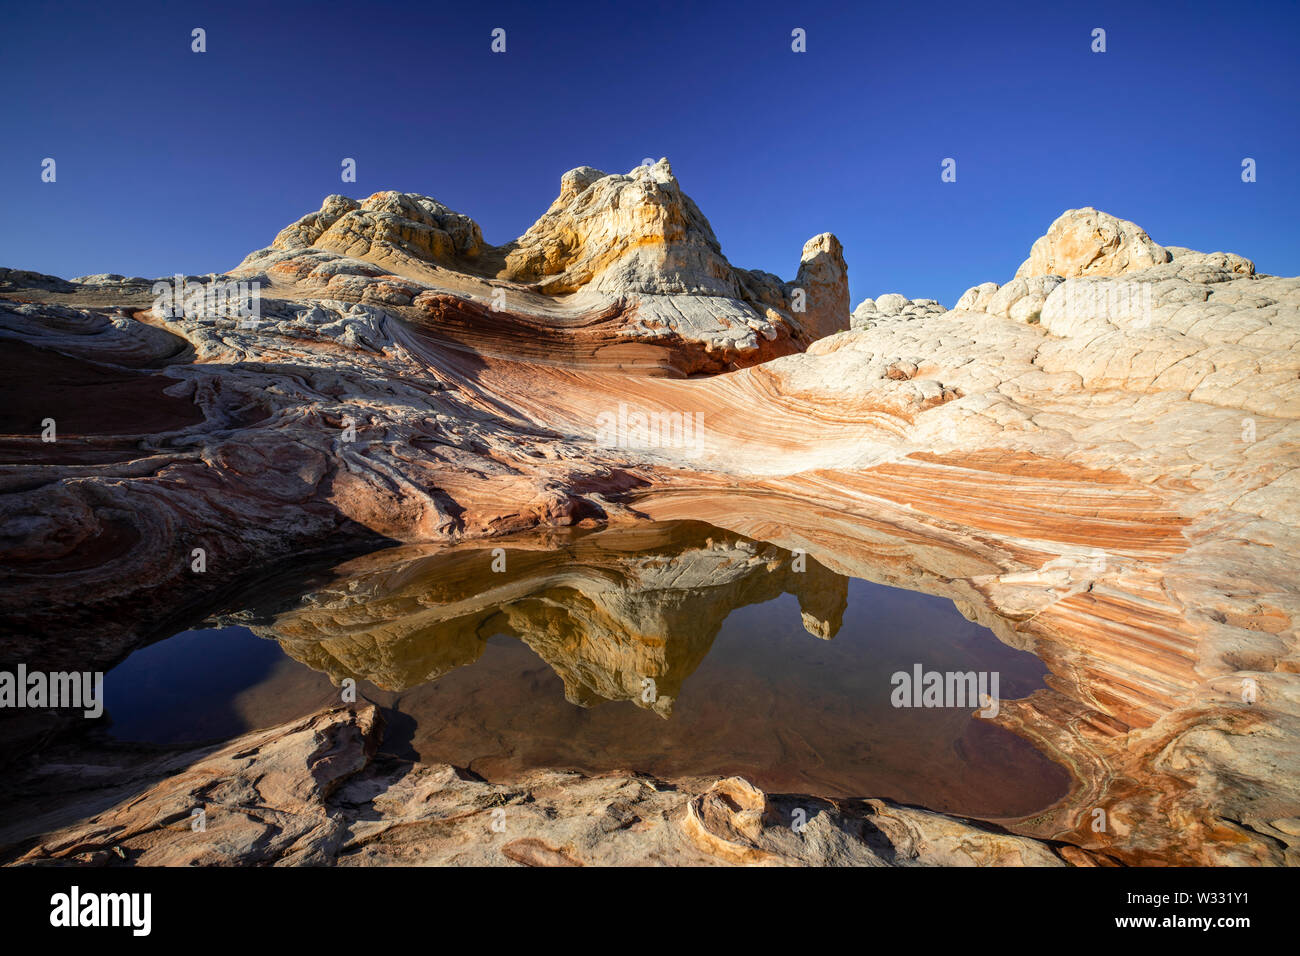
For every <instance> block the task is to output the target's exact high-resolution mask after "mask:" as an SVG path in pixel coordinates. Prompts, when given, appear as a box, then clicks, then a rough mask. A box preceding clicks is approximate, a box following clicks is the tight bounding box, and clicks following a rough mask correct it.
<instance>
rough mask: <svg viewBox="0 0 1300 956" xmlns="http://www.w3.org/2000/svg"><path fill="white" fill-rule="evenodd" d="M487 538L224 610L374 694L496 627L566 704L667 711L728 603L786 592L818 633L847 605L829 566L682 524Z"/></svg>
mask: <svg viewBox="0 0 1300 956" xmlns="http://www.w3.org/2000/svg"><path fill="white" fill-rule="evenodd" d="M489 544H490V543H489V542H484V543H482V544H481V545H479V544H472V545H466V546H462V547H459V548H455V549H452V550H449V551H442V550H439V551H436V552H434V553H432V554H422V553H421V549H418V548H407V549H396V550H392V551H383V552H379V553H376V554H374V555H371V556H367V557H364V558H359V559H356V560H355V561H352V562H349V563H348V564H347V565H344V566H343V567H341V568H339V569H338V571H337V575H338V577H337V580H336V581H335V582H334V583H332V584H331V585H330V586H328V587H326V588H324V589H321V590H319V591H316V592H313V593H311V594H308V595H305V596H303V597H302V598H300V599H299V600H298V602H297V604H296V606H294V607H292V608H290V609H288V610H282V611H279V612H276V613H274V614H272V615H271V620H270V621H269V622H267V623H259V621H261V620H262V619H263V618H264V617H265V615H263V614H258V613H257V612H253V613H251V614H244V615H238V616H235V617H232V618H230V619H229V620H230V621H232V622H244V623H250V624H251V625H252V627H253V630H254V631H255V632H256V633H258V634H261V635H262V636H264V637H268V638H272V639H274V640H277V641H279V642H280V644H281V646H282V647H284V649H285V650H286V651H287V652H288V653H289V654H290V655H291V656H292V657H294V658H297V659H298V660H300V661H303V662H304V663H306V664H309V665H310V666H312V667H314V668H316V669H317V670H322V671H324V672H325V673H327V674H329V675H330V677H331V678H333V679H334V680H335V681H336V682H338V681H341V680H343V679H344V678H349V677H350V678H353V679H359V680H368V681H370V682H372V683H374V684H376V685H378V686H379V687H381V688H384V689H386V690H406V689H408V688H411V687H415V686H418V685H420V684H423V683H426V682H428V681H431V680H434V679H436V678H438V677H440V676H442V675H443V674H445V673H447V672H448V671H450V670H452V669H454V668H456V667H461V666H464V665H466V664H469V663H472V662H473V661H475V660H477V659H478V657H479V655H480V654H482V652H483V649H484V647H485V643H486V641H487V639H488V638H489V637H491V636H492V635H493V634H507V635H511V636H513V637H517V638H518V639H519V640H521V641H523V642H524V643H526V644H527V645H528V646H529V647H531V648H532V649H533V651H534V652H536V654H537V655H538V657H540V658H541V659H542V660H544V661H546V662H547V663H548V664H549V665H550V666H551V668H552V669H553V670H554V671H555V673H556V674H557V676H559V677H560V679H561V680H562V681H563V682H564V688H565V696H566V698H568V700H569V701H570V702H572V703H575V704H580V705H582V706H590V705H592V704H596V703H600V702H602V701H608V700H629V701H632V702H634V703H636V704H637V705H638V706H643V707H646V708H648V709H650V710H653V711H655V712H656V713H659V714H660V715H662V716H665V717H666V716H667V715H668V714H669V713H670V712H671V711H672V706H673V702H674V701H675V700H676V699H677V697H678V695H679V692H680V689H681V685H682V682H683V681H684V680H685V679H686V678H687V677H689V676H690V675H691V673H692V672H694V670H695V668H696V667H697V666H698V665H699V663H700V661H702V660H703V659H704V656H705V655H706V654H707V653H708V651H709V648H710V646H711V645H712V643H713V639H714V638H715V637H716V636H717V634H718V631H719V629H720V628H721V627H722V622H723V620H724V619H725V618H726V617H727V615H728V614H730V613H731V612H732V611H733V610H735V609H736V608H738V607H741V606H744V605H747V604H756V603H761V602H764V601H768V600H771V599H772V598H774V597H776V596H777V595H779V594H781V593H783V592H788V593H793V594H795V595H797V596H798V598H799V602H800V608H801V611H802V614H803V620H804V626H805V629H807V630H808V632H809V633H810V634H812V635H813V636H814V637H819V638H823V639H828V638H831V637H834V635H835V633H836V632H837V631H838V630H839V627H840V623H841V621H842V620H843V616H844V609H845V606H846V603H847V585H848V582H847V579H846V578H845V577H844V576H843V575H839V574H835V573H834V572H831V571H828V570H826V569H825V568H823V567H822V566H821V565H819V564H818V563H817V562H816V561H812V560H808V559H807V558H806V557H805V558H803V559H802V560H799V559H797V558H796V556H794V555H791V554H790V553H789V552H787V551H785V550H784V549H782V548H778V547H775V546H773V545H763V544H760V543H757V542H753V541H750V540H748V539H745V538H742V537H740V536H739V535H735V534H729V533H726V532H718V531H717V530H716V529H711V528H709V527H708V526H705V525H700V524H698V523H696V522H668V523H665V524H656V525H653V526H651V527H649V528H640V527H631V528H613V529H609V530H605V531H599V532H594V533H582V532H575V533H570V534H564V535H560V536H556V535H547V536H545V537H539V538H537V539H536V540H533V541H521V540H519V539H517V538H512V539H511V540H510V541H509V542H508V547H507V548H503V549H501V550H500V551H499V552H497V553H494V551H493V550H492V549H490V548H489V546H488V545H489ZM494 567H495V568H496V570H494ZM647 682H649V683H647ZM648 689H649V691H650V692H648Z"/></svg>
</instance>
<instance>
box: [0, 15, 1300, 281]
mask: <svg viewBox="0 0 1300 956" xmlns="http://www.w3.org/2000/svg"><path fill="white" fill-rule="evenodd" d="M194 27H202V28H204V29H205V30H206V31H207V46H208V50H207V52H206V53H203V54H196V53H192V52H191V50H190V31H191V29H192V28H194ZM494 27H503V28H505V29H506V31H507V52H506V53H505V54H493V53H491V52H490V49H489V46H490V42H491V38H490V33H491V31H492V29H493V28H494ZM795 27H801V28H803V29H805V30H806V31H807V47H808V51H807V52H806V53H802V54H796V53H793V52H792V51H791V49H790V43H791V39H790V33H791V30H792V29H794V28H795ZM1095 27H1102V28H1104V29H1105V30H1106V31H1107V52H1105V53H1100V54H1098V53H1093V52H1091V50H1090V45H1091V32H1092V30H1093V28H1095ZM1297 37H1300V5H1298V4H1296V3H1293V2H1292V3H1250V2H1237V3H1233V4H1222V3H1217V4H1209V3H1205V4H1201V3H1178V4H1154V3H1153V4H1134V3H1132V2H1125V3H1113V4H1107V3H1095V2H1094V3H1079V4H1070V3H1052V4H1033V5H1027V4H1026V5H999V4H996V3H952V4H947V3H928V4H927V3H888V4H868V3H862V4H844V5H842V6H841V5H836V4H828V3H822V4H806V5H805V4H794V3H767V2H761V0H759V2H753V3H738V4H705V3H689V2H688V3H680V4H670V3H659V4H657V3H650V2H637V3H631V4H609V3H590V4H567V5H564V6H563V7H561V6H559V5H554V4H549V3H543V2H530V3H521V4H496V3H488V2H482V3H477V4H472V5H467V4H461V3H446V4H440V3H433V2H424V3H418V4H415V3H413V4H396V3H393V4H387V3H347V4H328V3H318V4H302V5H295V4H276V3H271V2H262V3H257V4H251V3H250V4H241V3H219V4H218V3H211V4H193V5H187V4H178V3H159V4H122V5H109V4H102V3H100V4H79V3H78V4H72V3H52V4H45V5H40V4H36V3H26V4H21V5H18V4H11V5H9V9H7V10H6V12H5V17H4V30H3V32H2V33H0V78H2V80H0V82H2V83H3V86H2V87H0V88H2V89H3V92H4V102H5V114H6V122H5V127H6V129H5V131H4V137H3V145H2V146H0V265H5V266H11V267H17V268H26V269H34V270H38V271H42V272H50V273H54V274H57V275H64V276H72V275H82V274H86V273H91V272H120V273H125V274H128V275H145V276H150V277H152V276H157V275H165V274H170V273H172V272H176V271H184V272H190V273H200V272H208V271H213V270H217V271H219V270H221V269H226V268H230V267H232V266H234V265H235V264H236V263H237V262H238V261H239V260H240V259H241V258H242V257H243V256H244V255H245V254H246V253H247V252H249V251H251V250H253V249H255V248H259V247H261V246H264V245H267V244H269V242H270V240H271V239H272V238H273V237H274V235H275V233H276V232H277V231H278V230H279V229H280V228H281V227H282V226H284V225H285V224H287V223H289V222H290V221H292V220H294V219H296V218H298V217H299V216H301V215H303V214H305V213H307V212H310V211H312V210H314V209H316V208H318V206H319V204H320V200H321V199H322V198H323V197H324V196H325V195H327V194H329V193H333V192H342V193H345V194H348V195H353V196H365V195H369V194H370V193H372V192H375V191H378V190H381V189H401V190H407V191H413V192H421V193H424V194H427V195H430V196H433V197H435V198H437V199H438V200H440V201H442V202H444V203H446V204H447V205H449V206H451V207H452V208H454V209H456V210H458V211H460V212H464V213H466V214H468V215H470V216H473V217H474V218H475V219H476V220H477V221H478V222H479V223H480V224H481V225H482V227H483V233H484V236H485V238H486V239H487V240H488V241H489V242H493V243H503V242H506V241H508V240H509V239H512V238H514V237H515V236H517V235H518V234H519V233H521V232H523V230H524V229H526V228H527V227H528V226H529V225H530V224H531V222H532V221H533V220H534V219H535V218H536V217H537V216H538V215H540V214H541V213H542V212H543V211H544V210H545V209H546V207H547V205H548V204H549V203H550V201H551V200H552V199H553V198H554V196H555V194H556V192H557V190H558V184H559V178H560V175H561V174H562V173H563V172H564V171H565V170H567V169H570V168H572V167H575V166H581V165H590V166H596V167H599V168H601V169H604V170H607V171H611V172H613V171H617V172H625V171H627V170H628V169H629V168H631V167H632V166H634V165H635V164H637V163H638V162H640V161H641V160H642V159H643V158H645V157H654V158H658V157H660V156H667V157H668V158H669V159H670V160H671V161H672V163H673V169H674V171H675V173H676V174H677V177H678V179H679V180H680V181H681V183H682V186H683V188H684V189H685V190H686V191H687V192H688V193H689V194H690V195H691V196H692V197H693V198H694V199H695V200H696V202H697V203H698V204H699V205H700V208H701V209H702V210H703V211H704V213H705V215H706V216H708V217H709V219H710V221H711V222H712V224H713V227H714V231H715V232H716V233H717V235H718V238H719V240H720V241H721V243H722V247H723V251H724V252H725V253H726V255H727V256H728V258H729V259H730V260H731V261H732V262H733V263H735V264H736V265H739V266H744V267H747V268H760V269H765V270H768V271H770V272H774V273H776V274H778V275H780V276H782V277H783V278H786V279H789V278H793V276H794V273H795V271H796V268H797V266H798V258H799V251H800V249H801V247H802V245H803V243H804V241H805V240H806V239H808V238H809V237H811V236H813V235H815V234H817V233H819V232H822V231H831V232H834V233H835V234H836V235H838V236H839V237H840V239H841V240H842V241H843V242H844V246H845V254H846V257H847V259H848V262H849V274H850V285H851V292H852V298H853V302H854V303H855V304H856V303H857V301H859V300H860V299H862V298H863V297H865V296H868V295H871V296H874V295H878V294H880V293H883V292H902V293H904V294H905V295H907V296H910V297H932V298H937V299H939V300H940V301H942V302H944V303H945V304H946V305H952V303H953V301H954V300H955V299H956V298H957V296H958V295H960V293H961V292H962V291H963V290H964V289H966V288H967V287H969V286H971V285H973V284H975V283H977V282H981V281H986V280H990V279H992V280H995V281H999V282H1004V281H1006V280H1007V279H1008V278H1010V276H1011V275H1012V273H1013V272H1014V271H1015V269H1016V267H1017V266H1018V265H1019V263H1020V262H1021V260H1022V259H1023V258H1024V257H1025V256H1026V255H1027V254H1028V250H1029V246H1030V244H1031V243H1032V241H1033V240H1034V239H1035V238H1036V237H1037V236H1039V235H1041V234H1042V233H1043V232H1044V231H1045V229H1046V228H1047V226H1048V224H1049V223H1050V222H1051V221H1052V220H1053V219H1054V218H1055V217H1056V216H1057V215H1059V214H1060V213H1061V212H1062V211H1063V210H1065V209H1067V208H1072V207H1078V206H1085V205H1092V206H1096V207H1098V208H1100V209H1104V210H1106V211H1108V212H1111V213H1113V214H1114V215H1117V216H1120V217H1122V218H1126V219H1132V220H1133V221H1135V222H1137V223H1138V224H1139V225H1141V226H1143V227H1144V228H1145V229H1146V230H1147V231H1148V232H1149V233H1150V234H1151V236H1152V237H1153V238H1154V239H1155V240H1156V241H1157V242H1162V243H1165V244H1170V245H1183V246H1191V247H1193V248H1197V249H1203V250H1206V251H1212V250H1218V249H1222V250H1226V251H1232V252H1238V253H1241V254H1243V255H1246V256H1248V257H1250V258H1253V259H1254V260H1255V262H1256V264H1257V266H1258V268H1259V269H1260V270H1261V271H1265V272H1275V273H1280V274H1285V275H1294V274H1297V273H1300V226H1298V224H1300V186H1298V185H1297V172H1298V170H1297V150H1298V148H1300V129H1298V127H1300V123H1297V118H1298V117H1300V109H1298V108H1297V106H1298V104H1297V99H1298V98H1300V65H1298V64H1300V58H1297V57H1296V55H1295V43H1296V39H1297ZM47 156H48V157H53V158H55V159H56V161H57V164H58V166H57V171H58V180H57V182H55V183H52V184H51V183H42V182H41V180H40V166H41V161H42V159H43V158H44V157H47ZM343 157H354V158H355V159H356V160H357V164H358V175H357V182H356V183H352V184H344V183H342V182H341V181H340V179H339V170H340V162H341V161H342V159H343ZM945 157H952V158H954V159H956V160H957V182H955V183H943V182H941V181H940V163H941V161H942V160H943V159H944V158H945ZM1244 157H1251V158H1254V159H1255V160H1256V162H1257V164H1258V165H1257V170H1258V172H1257V176H1258V181H1257V182H1255V183H1251V184H1246V183H1243V182H1242V181H1241V161H1242V159H1243V158H1244Z"/></svg>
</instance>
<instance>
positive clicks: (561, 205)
mask: <svg viewBox="0 0 1300 956" xmlns="http://www.w3.org/2000/svg"><path fill="white" fill-rule="evenodd" d="M235 272H236V274H239V275H265V276H266V277H267V278H268V279H272V280H276V281H281V282H289V283H300V284H302V285H303V286H305V287H307V288H310V289H312V290H313V291H314V292H315V293H316V294H318V295H321V296H329V297H332V298H337V299H341V300H344V301H359V302H363V303H374V304H378V305H386V306H414V308H415V309H417V310H419V313H420V315H419V316H418V318H419V320H420V321H422V322H424V323H426V324H428V325H429V326H430V327H431V328H432V329H433V330H435V331H438V330H442V329H449V330H451V331H452V332H455V331H458V330H459V329H460V327H461V326H462V325H463V324H464V323H465V321H466V319H465V316H466V314H467V313H468V314H469V316H470V317H471V318H470V319H469V321H470V322H471V324H475V325H480V326H482V325H496V326H497V327H498V330H497V334H498V336H499V337H500V338H501V340H502V347H503V348H511V347H513V348H515V349H523V350H525V352H527V351H528V350H530V349H535V348H536V347H537V346H538V345H539V344H541V345H544V346H550V347H552V349H553V348H554V346H555V344H556V343H555V342H554V341H553V340H554V339H555V338H564V339H568V340H570V341H568V342H567V343H566V345H565V346H564V347H565V348H569V349H574V348H577V349H582V350H588V351H597V352H599V351H606V350H608V351H610V352H611V354H610V356H609V358H610V359H622V360H627V359H629V358H631V359H635V358H638V357H639V358H641V359H642V360H644V358H645V356H646V355H647V350H648V354H651V355H656V356H661V357H663V358H664V360H665V361H666V362H667V364H668V365H669V366H670V367H671V368H672V369H673V370H674V371H675V372H677V373H679V374H681V373H691V372H698V371H721V370H724V369H726V368H730V367H735V366H741V365H749V364H753V363H754V362H757V361H762V360H764V359H767V358H770V357H772V356H774V355H781V354H785V353H788V352H792V351H796V350H798V349H801V348H803V347H805V346H806V345H807V344H808V343H809V342H812V341H814V340H815V339H818V338H821V337H823V336H826V335H830V334H832V333H834V332H837V331H839V330H841V329H844V328H847V327H848V311H849V305H848V272H847V269H846V267H845V264H844V252H843V247H842V246H841V245H840V243H839V240H837V239H836V238H835V237H834V236H832V235H831V234H829V233H824V234H822V235H820V236H816V237H814V238H812V239H810V240H808V242H807V243H806V244H805V246H804V249H803V252H802V255H801V257H800V262H799V271H798V274H797V276H796V277H795V279H794V280H793V281H791V282H782V281H781V280H780V279H778V278H777V277H776V276H773V275H770V274H768V273H764V272H751V271H747V270H744V269H737V268H735V267H733V266H732V265H731V264H730V263H729V262H728V261H727V259H726V257H725V256H724V255H723V254H722V247H721V245H720V244H719V243H718V240H717V238H716V237H715V236H714V234H713V229H712V227H711V226H710V225H709V222H708V220H707V219H705V217H704V215H703V214H702V213H701V212H700V210H699V208H698V207H697V206H696V205H695V203H694V202H693V201H692V200H691V198H690V197H689V196H687V195H686V194H685V193H684V192H683V191H682V189H681V186H680V185H679V184H678V182H677V179H676V177H674V176H673V172H672V168H671V167H670V166H669V164H668V161H667V160H660V161H659V162H658V163H653V164H649V163H647V164H645V165H642V166H638V167H636V168H635V169H633V170H632V171H631V172H629V173H628V174H626V175H610V174H608V173H603V172H601V171H600V170H597V169H592V168H591V167H590V166H583V167H579V168H578V169H573V170H570V171H569V172H567V173H565V174H564V176H563V177H562V178H561V180H560V194H559V196H557V197H556V199H555V201H554V202H553V203H552V204H551V207H550V209H548V210H547V211H546V213H545V214H544V215H543V216H542V217H541V218H540V219H538V220H537V222H536V223H534V224H533V225H532V227H531V228H529V229H528V231H527V232H525V233H524V234H523V235H522V236H520V237H519V238H518V239H516V240H515V241H513V242H510V243H507V244H506V245H504V246H501V247H493V246H489V245H486V244H485V243H484V242H483V237H482V233H481V232H480V230H479V227H478V225H477V224H476V223H475V222H474V221H473V220H472V219H470V218H469V217H468V216H464V215H461V214H460V213H456V212H453V211H452V210H450V209H448V208H447V207H446V206H443V205H442V204H441V203H439V202H437V201H436V200H433V199H430V198H429V197H427V196H419V195H415V194H413V193H397V192H381V193H375V194H374V195H373V196H370V197H368V198H367V199H364V200H362V201H360V202H357V201H356V200H352V199H348V198H347V197H344V196H329V197H327V198H326V199H325V202H324V203H323V205H322V206H321V209H320V210H319V211H318V212H315V213H311V214H309V215H307V216H305V217H303V218H302V219H300V220H299V221H298V222H296V223H294V224H292V225H290V226H288V227H287V228H285V229H284V230H282V231H281V232H280V234H279V235H278V236H276V238H275V241H274V242H273V243H272V245H271V246H270V248H268V249H263V250H261V251H259V252H255V253H253V254H252V255H250V256H249V257H248V258H246V259H245V260H244V262H243V263H241V265H240V267H239V268H238V269H236V270H235ZM477 331H478V333H479V334H480V335H481V334H482V332H483V331H484V330H483V329H481V328H480V329H478V330H477ZM538 340H540V342H539V341H538Z"/></svg>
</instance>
